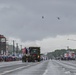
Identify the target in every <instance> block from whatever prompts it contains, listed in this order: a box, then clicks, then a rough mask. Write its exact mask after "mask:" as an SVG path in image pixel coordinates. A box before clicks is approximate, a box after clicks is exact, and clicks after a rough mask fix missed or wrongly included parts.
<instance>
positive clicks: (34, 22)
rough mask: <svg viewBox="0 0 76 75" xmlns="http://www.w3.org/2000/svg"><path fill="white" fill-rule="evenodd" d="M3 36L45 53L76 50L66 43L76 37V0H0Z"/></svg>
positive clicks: (73, 45)
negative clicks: (38, 48) (61, 49)
mask: <svg viewBox="0 0 76 75" xmlns="http://www.w3.org/2000/svg"><path fill="white" fill-rule="evenodd" d="M42 16H44V18H42ZM58 17H59V18H60V19H58ZM0 33H1V34H3V35H5V36H6V37H7V38H8V39H9V40H13V39H14V40H15V41H16V42H18V43H19V44H22V45H23V46H31V45H32V46H34V45H37V46H41V49H42V52H48V51H53V50H55V49H58V48H66V46H67V45H69V46H70V47H71V48H76V47H75V44H76V43H75V42H72V44H71V41H70V42H69V43H68V41H67V40H66V39H67V38H72V39H75V38H76V0H0Z"/></svg>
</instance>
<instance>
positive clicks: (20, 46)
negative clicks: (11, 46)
mask: <svg viewBox="0 0 76 75" xmlns="http://www.w3.org/2000/svg"><path fill="white" fill-rule="evenodd" d="M20 47H21V53H22V45H20Z"/></svg>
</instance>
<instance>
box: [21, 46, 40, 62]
mask: <svg viewBox="0 0 76 75" xmlns="http://www.w3.org/2000/svg"><path fill="white" fill-rule="evenodd" d="M27 61H28V62H35V61H38V62H40V47H29V48H28V49H26V53H25V54H24V55H23V57H22V62H27Z"/></svg>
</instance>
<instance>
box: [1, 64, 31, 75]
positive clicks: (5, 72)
mask: <svg viewBox="0 0 76 75" xmlns="http://www.w3.org/2000/svg"><path fill="white" fill-rule="evenodd" d="M29 66H30V65H27V66H23V67H19V68H16V69H13V70H9V71H4V72H3V73H0V75H3V74H7V73H10V72H14V71H16V70H20V69H23V68H26V67H29Z"/></svg>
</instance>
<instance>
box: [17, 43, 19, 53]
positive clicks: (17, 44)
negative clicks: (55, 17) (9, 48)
mask: <svg viewBox="0 0 76 75" xmlns="http://www.w3.org/2000/svg"><path fill="white" fill-rule="evenodd" d="M18 49H19V48H18V43H16V54H18Z"/></svg>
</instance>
